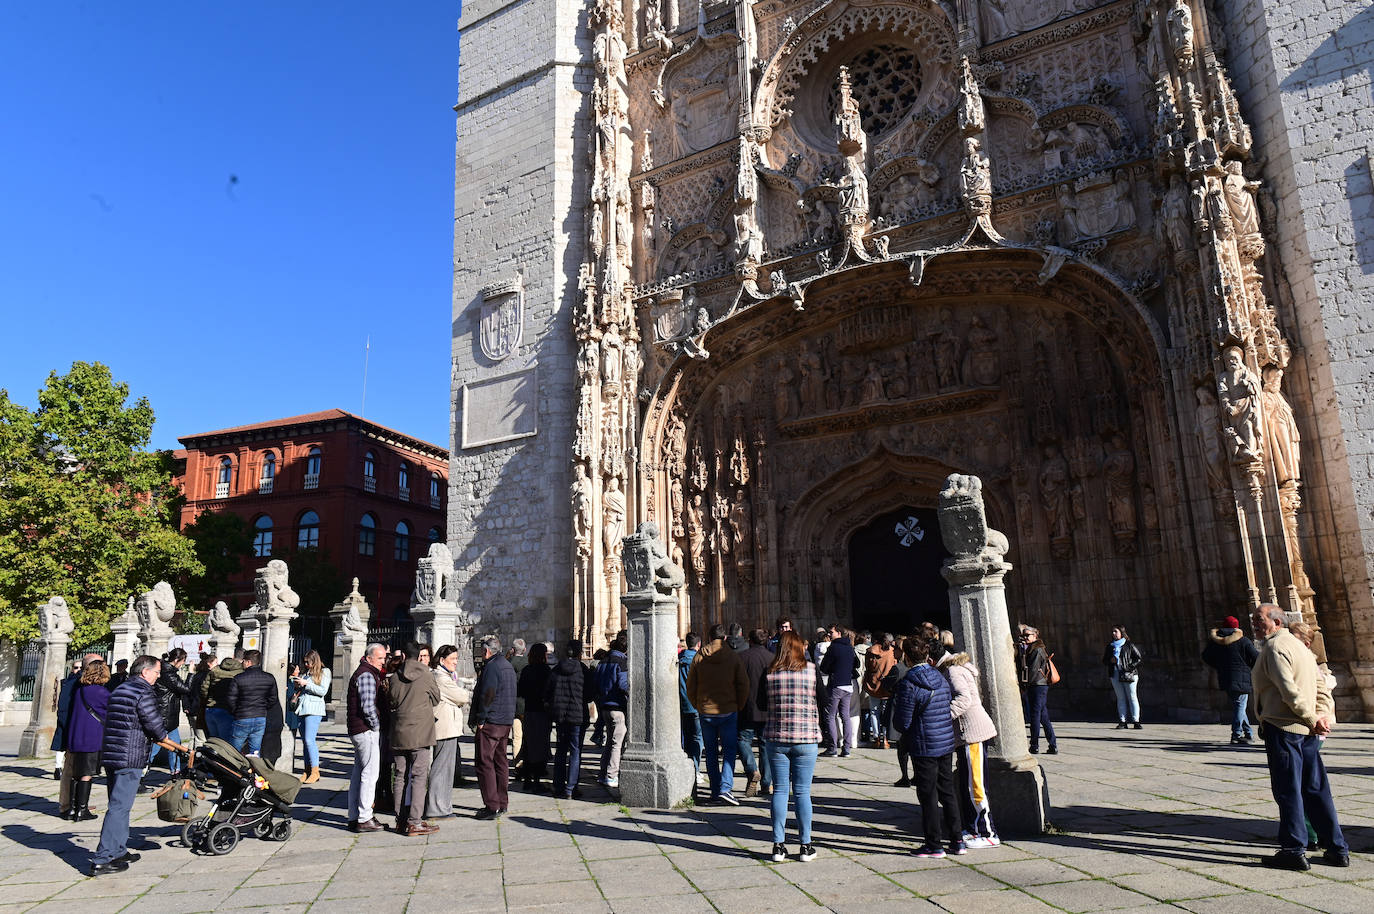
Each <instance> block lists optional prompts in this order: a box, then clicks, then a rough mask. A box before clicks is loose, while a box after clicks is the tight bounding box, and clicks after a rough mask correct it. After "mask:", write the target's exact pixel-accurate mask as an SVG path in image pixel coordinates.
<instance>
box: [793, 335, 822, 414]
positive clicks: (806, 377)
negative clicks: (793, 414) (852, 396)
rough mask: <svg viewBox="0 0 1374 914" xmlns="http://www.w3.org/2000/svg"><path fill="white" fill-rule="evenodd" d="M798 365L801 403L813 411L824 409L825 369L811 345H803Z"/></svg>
mask: <svg viewBox="0 0 1374 914" xmlns="http://www.w3.org/2000/svg"><path fill="white" fill-rule="evenodd" d="M798 367H799V368H800V369H801V401H802V403H803V404H805V406H806V408H807V409H809V410H812V411H813V412H814V411H816V410H822V409H825V369H824V368H823V367H822V366H821V357H820V355H819V354H818V353H817V352H816V351H815V350H814V349H812V348H811V347H809V346H808V347H805V348H804V349H802V351H801V358H800V360H799V363H798Z"/></svg>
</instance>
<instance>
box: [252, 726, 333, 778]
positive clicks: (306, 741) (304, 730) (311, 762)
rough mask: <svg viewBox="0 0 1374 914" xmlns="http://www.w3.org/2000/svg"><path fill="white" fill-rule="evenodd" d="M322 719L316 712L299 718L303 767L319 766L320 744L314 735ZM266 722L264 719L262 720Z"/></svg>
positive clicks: (318, 729)
mask: <svg viewBox="0 0 1374 914" xmlns="http://www.w3.org/2000/svg"><path fill="white" fill-rule="evenodd" d="M322 720H324V718H323V717H321V716H320V715H318V714H307V715H305V716H304V717H302V718H301V719H300V721H301V745H302V746H304V747H305V767H307V768H318V767H320V745H319V743H318V742H316V740H315V737H316V735H317V734H318V733H319V732H320V721H322ZM263 723H266V720H264V721H263Z"/></svg>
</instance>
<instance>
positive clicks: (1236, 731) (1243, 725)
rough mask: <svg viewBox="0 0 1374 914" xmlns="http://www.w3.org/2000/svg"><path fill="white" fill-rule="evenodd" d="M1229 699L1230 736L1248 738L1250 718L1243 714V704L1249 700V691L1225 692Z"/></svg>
mask: <svg viewBox="0 0 1374 914" xmlns="http://www.w3.org/2000/svg"><path fill="white" fill-rule="evenodd" d="M1226 695H1227V697H1228V698H1230V699H1231V738H1232V739H1239V738H1240V737H1245V738H1246V739H1249V738H1250V718H1249V717H1247V716H1246V714H1245V706H1246V705H1247V704H1249V702H1250V693H1249V692H1227V693H1226Z"/></svg>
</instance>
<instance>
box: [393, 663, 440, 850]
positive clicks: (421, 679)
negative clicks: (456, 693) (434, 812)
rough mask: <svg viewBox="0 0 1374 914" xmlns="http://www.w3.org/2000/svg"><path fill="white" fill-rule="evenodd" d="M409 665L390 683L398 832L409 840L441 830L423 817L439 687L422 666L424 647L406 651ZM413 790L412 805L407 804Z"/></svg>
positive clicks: (399, 670) (394, 790) (432, 676)
mask: <svg viewBox="0 0 1374 914" xmlns="http://www.w3.org/2000/svg"><path fill="white" fill-rule="evenodd" d="M402 652H403V653H404V654H405V661H404V662H403V663H402V664H401V666H400V668H398V669H397V670H396V672H394V673H392V674H391V677H390V678H389V679H388V680H387V698H388V699H389V701H390V703H391V753H392V759H393V760H394V761H395V763H396V776H395V779H394V780H393V782H392V787H391V791H392V795H393V796H395V798H396V832H397V834H401V835H405V836H406V837H420V836H423V835H432V834H434V833H435V832H436V831H438V830H439V826H437V825H431V824H429V823H428V822H426V821H425V820H424V819H423V818H422V816H423V815H424V811H425V794H426V791H427V788H428V785H429V765H430V761H431V758H432V755H431V753H432V750H433V746H434V706H435V705H437V704H438V703H439V685H438V683H436V682H435V681H434V674H433V673H431V672H430V670H429V667H427V666H425V665H424V664H423V663H421V662H420V660H419V657H420V646H419V645H417V644H415V643H414V642H411V643H409V644H407V645H406V646H405V647H404V648H402ZM407 787H409V788H410V790H409V793H410V805H409V806H407V805H406V803H405V798H406V792H407V791H406V788H407Z"/></svg>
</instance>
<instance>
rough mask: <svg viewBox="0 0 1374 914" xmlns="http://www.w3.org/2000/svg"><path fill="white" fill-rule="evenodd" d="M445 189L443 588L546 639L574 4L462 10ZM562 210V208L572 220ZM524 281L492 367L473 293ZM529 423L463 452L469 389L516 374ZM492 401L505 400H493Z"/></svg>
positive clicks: (561, 365)
mask: <svg viewBox="0 0 1374 914" xmlns="http://www.w3.org/2000/svg"><path fill="white" fill-rule="evenodd" d="M463 12H464V15H463V18H462V19H461V20H460V22H459V32H460V38H459V40H460V46H461V48H462V65H461V72H460V75H459V103H458V106H457V109H456V110H457V113H458V148H457V166H456V174H455V182H454V184H455V190H454V250H453V264H454V280H453V404H452V415H453V428H452V447H451V450H452V454H453V457H452V468H451V473H450V500H449V517H448V541H449V546H450V548H451V549H452V550H453V554H454V559H455V564H456V569H455V574H454V581H453V585H452V586H453V592H455V593H456V594H458V599H459V601H460V602H461V603H462V605H463V606H464V607H465V608H466V609H469V610H474V609H475V610H478V611H480V612H481V613H482V616H483V622H482V623H481V625H480V626H479V629H480V630H482V631H489V630H497V631H499V632H501V633H502V634H503V635H504V636H506V637H507V639H508V638H510V637H513V636H517V635H519V636H524V637H527V638H531V637H532V638H548V637H552V636H554V635H555V634H557V633H558V632H559V631H561V630H564V629H566V627H567V625H568V624H569V619H570V613H571V592H572V584H571V577H570V574H571V572H570V566H571V563H570V561H569V558H570V554H571V548H572V546H571V520H570V518H569V500H568V496H567V493H568V486H569V481H570V477H569V473H568V453H569V451H570V437H571V433H572V427H573V413H574V405H575V404H574V401H573V378H574V370H573V348H572V342H571V340H572V332H571V317H570V315H571V308H572V304H573V300H574V297H575V295H576V292H577V288H576V276H577V264H578V263H580V262H581V260H582V258H583V251H582V246H583V245H582V240H581V239H582V236H583V231H582V226H581V223H582V215H581V214H582V210H583V206H584V205H585V200H584V199H583V198H582V196H581V195H584V194H585V187H586V183H587V181H586V178H585V163H586V149H585V137H586V135H587V128H586V125H585V116H584V113H583V112H584V108H585V105H584V102H583V94H584V91H585V89H586V82H587V78H588V74H587V73H586V72H585V68H584V65H583V64H582V63H580V61H582V60H584V59H586V57H587V54H586V51H585V48H586V45H587V41H588V35H587V32H586V27H585V14H584V13H583V11H582V9H581V7H580V5H579V4H576V3H572V2H568V0H517V2H513V3H502V2H499V0H496V2H486V3H480V2H479V3H469V4H465V8H464V11H463ZM569 214H572V215H569ZM517 273H518V274H520V275H521V276H523V283H524V318H523V338H522V341H521V343H520V345H519V347H518V349H517V350H516V351H515V352H514V353H513V354H511V355H510V356H508V357H506V358H504V359H502V360H500V361H496V362H493V361H492V360H490V359H488V358H487V357H486V356H485V355H484V354H483V352H482V350H481V347H480V346H479V344H478V338H477V332H478V323H479V321H480V317H481V310H482V302H483V299H482V295H481V290H482V288H483V287H484V286H487V285H489V284H492V283H497V282H505V281H508V280H510V279H512V278H513V277H514V276H515V275H516V274H517ZM530 368H533V369H534V373H533V375H532V376H527V382H526V383H524V384H523V386H522V387H521V388H520V399H522V400H523V399H525V398H529V401H530V402H531V403H532V404H534V407H535V414H536V419H537V432H536V433H535V434H534V435H532V436H528V437H521V438H517V439H514V440H510V441H504V442H498V443H492V444H485V445H480V446H477V447H469V448H466V449H465V448H464V447H463V422H464V418H465V417H464V415H463V388H464V385H468V384H473V383H475V382H481V381H485V380H488V379H492V378H499V377H504V376H507V375H511V374H515V373H518V372H521V371H524V370H526V369H530ZM487 406H488V407H489V408H490V407H492V406H495V407H496V408H497V409H498V410H499V407H500V404H499V403H498V404H491V403H488V404H487Z"/></svg>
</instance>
